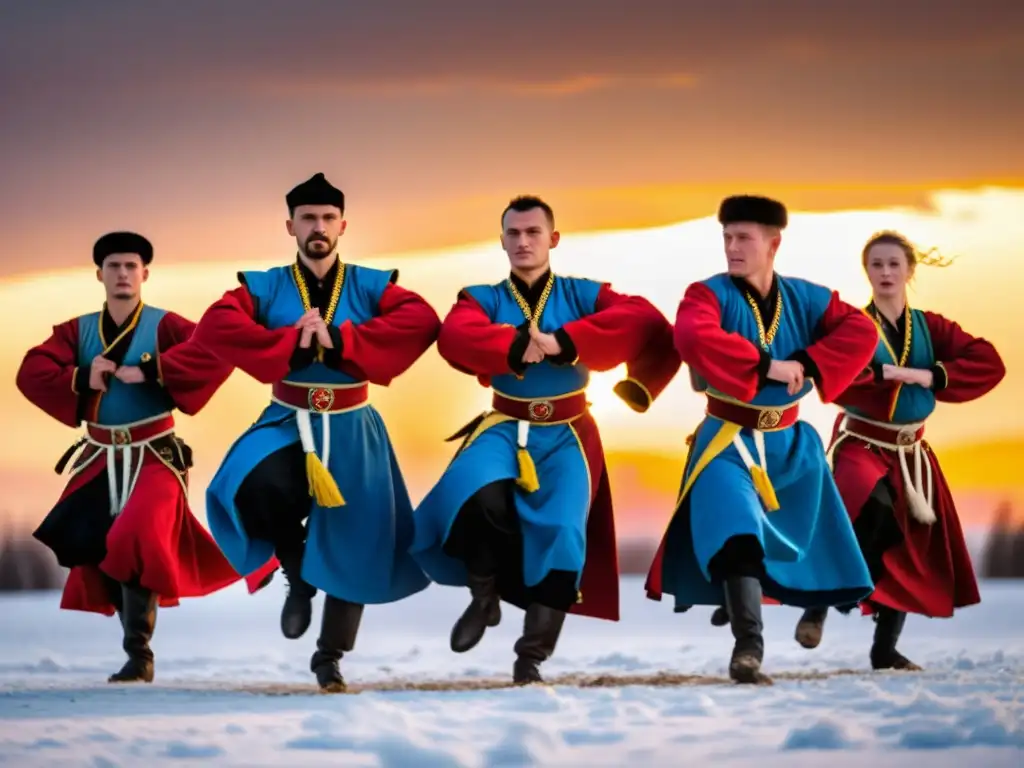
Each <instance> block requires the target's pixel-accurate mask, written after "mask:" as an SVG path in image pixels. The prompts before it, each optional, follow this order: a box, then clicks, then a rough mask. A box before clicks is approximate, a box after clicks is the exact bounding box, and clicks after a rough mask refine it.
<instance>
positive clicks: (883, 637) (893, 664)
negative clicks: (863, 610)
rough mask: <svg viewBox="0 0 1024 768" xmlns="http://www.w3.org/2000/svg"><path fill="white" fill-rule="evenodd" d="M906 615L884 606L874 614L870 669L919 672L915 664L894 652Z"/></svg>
mask: <svg viewBox="0 0 1024 768" xmlns="http://www.w3.org/2000/svg"><path fill="white" fill-rule="evenodd" d="M906 621H907V614H905V613H904V612H903V611H897V610H896V609H894V608H890V607H888V606H885V605H880V606H878V608H877V609H876V612H875V638H874V642H873V643H872V644H871V668H872V669H905V670H913V671H917V670H920V669H921V667H919V666H918V665H917V664H915V663H914V662H912V661H911V660H910V659H908V658H907V657H906V656H904V655H903V654H901V653H900V652H899V651H897V650H896V643H897V642H899V639H900V635H901V634H902V633H903V625H904V624H905V623H906Z"/></svg>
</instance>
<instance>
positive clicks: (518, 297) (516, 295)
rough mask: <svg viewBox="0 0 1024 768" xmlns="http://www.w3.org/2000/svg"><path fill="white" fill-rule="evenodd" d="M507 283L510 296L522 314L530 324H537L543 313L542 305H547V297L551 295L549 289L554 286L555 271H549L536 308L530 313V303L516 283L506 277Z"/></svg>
mask: <svg viewBox="0 0 1024 768" xmlns="http://www.w3.org/2000/svg"><path fill="white" fill-rule="evenodd" d="M505 283H506V285H508V290H509V293H511V294H512V298H513V299H515V301H516V304H518V305H519V309H521V310H522V312H523V316H524V317H525V318H526V320H527V322H529V323H530V325H537V324H538V323H539V322H540V316H541V315H542V314H544V307H546V306H547V303H548V299H549V298H550V297H551V289H552V288H554V287H555V273H554V272H551V273H550V274H548V281H547V282H546V283H545V284H544V290H543V291H542V292H541V294H540V299H539V300H538V301H537V309H536V310H534V311H533V312H532V313H531V312H530V303H529V302H528V301H527V300H526V298H525V297H524V296H523V294H521V293H520V292H519V289H518V288H516V284H515V283H513V282H512V278H508V279H507V280H506V281H505Z"/></svg>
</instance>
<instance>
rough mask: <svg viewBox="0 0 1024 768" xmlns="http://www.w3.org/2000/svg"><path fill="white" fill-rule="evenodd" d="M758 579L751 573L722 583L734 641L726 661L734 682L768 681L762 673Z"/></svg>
mask: <svg viewBox="0 0 1024 768" xmlns="http://www.w3.org/2000/svg"><path fill="white" fill-rule="evenodd" d="M761 597H762V592H761V582H760V581H758V580H757V579H755V578H753V577H752V576H734V577H731V578H729V579H727V580H726V582H725V607H726V609H727V610H728V611H729V623H730V624H731V626H732V636H733V637H734V638H735V639H736V643H735V645H734V646H733V650H732V659H731V660H730V662H729V677H731V678H732V679H733V680H735V681H736V682H737V683H760V684H770V683H771V678H769V677H767V676H766V675H764V674H762V672H761V661H762V660H763V659H764V638H763V637H762V635H761V631H762V629H763V628H764V624H763V623H762V621H761Z"/></svg>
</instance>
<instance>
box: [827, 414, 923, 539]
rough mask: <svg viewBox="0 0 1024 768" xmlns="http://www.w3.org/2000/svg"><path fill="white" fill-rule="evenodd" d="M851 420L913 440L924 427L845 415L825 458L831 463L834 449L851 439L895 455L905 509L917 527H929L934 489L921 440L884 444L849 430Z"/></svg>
mask: <svg viewBox="0 0 1024 768" xmlns="http://www.w3.org/2000/svg"><path fill="white" fill-rule="evenodd" d="M851 418H853V419H854V420H856V421H861V422H863V423H864V424H868V425H870V426H872V427H877V428H878V429H884V430H887V431H890V432H896V433H913V434H914V435H915V436H916V434H917V433H918V432H919V431H920V430H921V429H922V428H923V427H924V425H925V423H924V422H923V421H922V422H916V423H913V424H900V425H895V424H891V423H889V422H884V421H874V420H873V419H866V418H864V417H863V416H851V415H850V414H845V415H844V416H843V420H842V422H840V424H839V430H838V434H837V437H836V440H835V442H833V444H832V447H831V448H830V449H829V452H828V458H829V461H830V462H831V461H832V456H833V454H834V452H835V449H836V447H838V445H839V443H840V442H842V441H843V440H844V439H845V438H847V437H853V438H856V439H857V440H861V441H863V442H865V443H867V444H868V445H873V446H875V447H877V448H882V449H883V450H886V451H892V452H894V453H895V454H896V455H897V456H898V457H899V462H900V473H901V475H902V476H903V487H904V493H905V495H906V497H907V506H908V507H909V509H910V514H911V515H912V516H913V517H914V519H915V520H917V521H918V522H919V523H923V524H924V525H932V524H933V523H935V522H936V520H938V517H937V516H936V514H935V507H934V505H933V504H932V501H933V491H934V485H935V483H934V482H933V478H932V463H931V461H929V460H928V459H927V457H925V456H924V446H923V445H922V441H921V439H920V438H918V437H915V438H914V440H913V442H911V443H906V444H903V443H898V442H897V443H890V442H888V441H885V440H879V439H878V438H874V437H869V436H867V435H862V434H860V433H858V432H857V431H856V428H855V427H851V425H850V419H851ZM908 450H912V451H913V453H914V476H913V477H911V475H910V467H909V465H908V462H907V451H908ZM922 465H923V466H922Z"/></svg>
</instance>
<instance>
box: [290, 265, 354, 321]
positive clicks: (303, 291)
mask: <svg viewBox="0 0 1024 768" xmlns="http://www.w3.org/2000/svg"><path fill="white" fill-rule="evenodd" d="M292 277H293V278H294V279H295V287H296V288H298V289H299V298H300V299H302V310H303V311H304V312H308V311H309V310H310V309H312V308H313V305H312V304H311V303H310V300H309V287H308V286H307V285H306V278H305V277H303V275H302V270H300V269H299V265H298V264H297V263H296V264H292ZM344 283H345V263H344V262H343V261H340V260H339V261H338V274H337V275H336V276H335V278H334V287H333V288H332V289H331V299H330V301H329V302H327V310H326V311H325V312H324V315H323V317H324V322H325V323H327V324H328V325H330V324H331V320H333V319H334V311H335V310H336V309H337V308H338V300H339V299H341V288H342V285H343V284H344Z"/></svg>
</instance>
